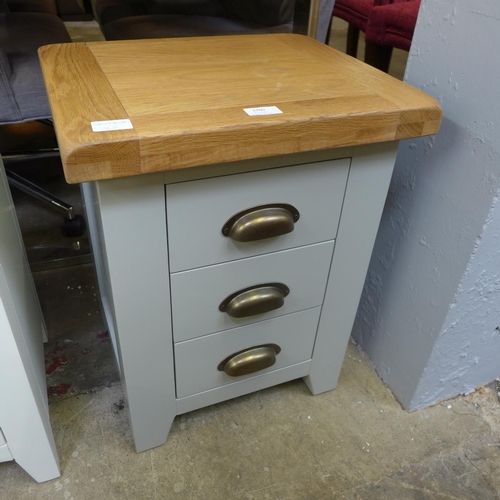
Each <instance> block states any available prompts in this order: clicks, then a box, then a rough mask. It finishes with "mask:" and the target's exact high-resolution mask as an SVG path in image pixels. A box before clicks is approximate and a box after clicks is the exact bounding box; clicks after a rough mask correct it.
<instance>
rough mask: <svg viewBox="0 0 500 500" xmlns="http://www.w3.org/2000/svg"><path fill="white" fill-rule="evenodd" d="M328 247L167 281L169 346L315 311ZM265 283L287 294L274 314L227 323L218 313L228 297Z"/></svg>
mask: <svg viewBox="0 0 500 500" xmlns="http://www.w3.org/2000/svg"><path fill="white" fill-rule="evenodd" d="M333 247H334V242H333V241H329V242H325V243H317V244H315V245H310V246H307V247H301V248H294V249H292V250H284V251H282V252H275V253H272V254H266V255H261V256H258V257H251V258H249V259H244V260H239V261H235V262H228V263H226V264H217V265H215V266H209V267H204V268H201V269H193V270H190V271H183V272H180V273H175V274H173V275H171V289H172V294H171V297H172V298H171V300H172V320H173V331H174V339H175V341H176V342H180V341H183V340H188V339H192V338H196V337H200V336H202V335H207V334H210V333H215V332H220V331H222V330H227V329H229V328H235V327H238V326H242V325H245V324H248V323H255V322H257V321H262V320H266V319H269V318H272V317H276V316H282V315H284V314H289V313H292V312H296V311H301V310H303V309H308V308H311V307H315V306H319V305H321V303H322V302H323V296H324V293H325V287H326V281H327V279H328V272H329V268H330V262H331V258H332V253H333ZM267 283H279V284H283V285H285V286H286V287H288V289H289V294H288V295H286V297H284V299H283V301H284V303H283V305H282V306H281V307H279V308H278V309H275V310H271V311H269V312H265V313H262V314H256V315H252V316H248V317H232V316H230V315H229V314H228V313H227V312H222V311H221V310H220V309H219V306H220V304H221V303H222V302H223V301H224V299H225V298H226V297H229V296H231V294H234V293H235V292H238V291H240V290H245V289H247V288H249V287H252V286H253V285H260V284H267Z"/></svg>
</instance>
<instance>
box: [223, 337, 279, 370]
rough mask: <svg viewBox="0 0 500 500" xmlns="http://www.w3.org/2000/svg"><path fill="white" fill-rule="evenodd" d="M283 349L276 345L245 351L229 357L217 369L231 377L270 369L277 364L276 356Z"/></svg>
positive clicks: (266, 345) (265, 345) (260, 346)
mask: <svg viewBox="0 0 500 500" xmlns="http://www.w3.org/2000/svg"><path fill="white" fill-rule="evenodd" d="M280 352H281V347H280V346H279V345H276V344H264V345H258V346H255V347H250V348H248V349H244V350H243V351H239V352H236V353H234V354H231V356H228V357H227V358H226V359H225V360H224V361H221V362H220V363H219V366H218V367H217V369H218V370H219V371H221V372H226V374H227V375H229V376H230V377H241V375H248V374H249V373H255V372H258V371H260V370H264V369H265V368H269V367H270V366H273V365H274V363H276V356H277V355H278V354H279V353H280Z"/></svg>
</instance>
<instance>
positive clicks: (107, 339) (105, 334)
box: [96, 332, 111, 343]
mask: <svg viewBox="0 0 500 500" xmlns="http://www.w3.org/2000/svg"><path fill="white" fill-rule="evenodd" d="M96 337H97V338H98V339H99V340H100V341H101V342H103V343H105V342H111V338H110V337H109V332H102V333H98V334H97V335H96Z"/></svg>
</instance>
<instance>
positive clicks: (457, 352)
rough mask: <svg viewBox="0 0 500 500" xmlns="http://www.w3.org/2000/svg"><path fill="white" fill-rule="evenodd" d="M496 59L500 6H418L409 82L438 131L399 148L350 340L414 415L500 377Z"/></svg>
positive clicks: (475, 2)
mask: <svg viewBox="0 0 500 500" xmlns="http://www.w3.org/2000/svg"><path fill="white" fill-rule="evenodd" d="M499 49H500V2H496V1H495V2H493V1H488V0H422V7H421V11H420V16H419V21H418V24H417V28H416V30H415V35H414V38H413V45H412V49H411V52H410V58H409V63H408V67H407V72H406V80H407V81H408V83H410V84H412V85H414V86H416V87H418V88H421V89H422V90H424V91H426V92H428V93H429V94H431V95H433V96H434V97H436V98H437V99H438V100H439V101H440V102H441V104H442V106H443V110H444V120H443V125H442V128H441V130H440V132H439V133H438V135H437V136H436V137H431V138H422V139H419V140H413V141H404V142H403V143H401V146H400V151H399V155H398V160H397V164H396V169H395V173H394V177H393V181H392V186H391V189H390V193H389V197H388V200H387V204H386V210H385V213H384V217H383V220H382V222H381V227H380V231H379V235H378V238H377V242H376V245H375V250H374V254H373V258H372V262H371V265H370V270H369V275H368V278H367V282H366V286H365V291H364V294H363V297H362V299H361V303H360V309H359V311H358V318H357V321H356V324H355V327H354V330H353V335H354V337H355V338H356V339H357V340H358V342H360V344H361V345H362V347H363V349H365V350H366V352H367V353H368V355H369V356H370V358H371V360H372V362H373V363H374V365H375V367H376V368H377V370H378V372H379V374H380V375H381V376H382V378H383V379H384V381H385V382H386V383H387V384H388V385H389V386H390V387H391V389H392V390H393V391H394V393H395V394H396V396H397V397H398V398H399V400H400V401H401V402H402V404H403V406H405V408H407V409H418V408H422V407H425V406H427V405H429V404H432V403H435V402H436V401H437V400H439V399H445V398H447V397H451V396H454V395H456V394H458V393H462V392H468V391H470V390H471V389H472V388H474V387H475V386H477V385H479V384H481V383H486V382H489V381H491V380H493V379H494V378H496V377H498V376H499V375H500V356H498V354H499V353H500V334H499V331H498V330H496V328H497V327H498V326H499V325H500V255H498V254H499V248H500V245H499V244H498V243H499V242H500V208H496V205H495V203H496V196H497V193H498V188H499V182H500V179H499V175H500V91H499V85H500V57H498V51H499ZM495 354H496V355H495Z"/></svg>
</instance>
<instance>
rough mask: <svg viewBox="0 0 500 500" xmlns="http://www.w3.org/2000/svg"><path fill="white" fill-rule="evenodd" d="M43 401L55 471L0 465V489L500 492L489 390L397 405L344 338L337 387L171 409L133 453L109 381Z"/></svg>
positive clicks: (14, 494) (75, 494) (234, 493)
mask: <svg viewBox="0 0 500 500" xmlns="http://www.w3.org/2000/svg"><path fill="white" fill-rule="evenodd" d="M50 411H51V418H52V423H53V428H54V434H55V439H56V443H57V448H58V450H59V455H60V457H61V468H62V476H61V478H59V479H56V480H53V481H50V482H47V483H44V484H36V483H35V482H34V481H33V480H32V479H31V478H30V477H29V476H28V475H27V474H26V473H24V472H23V471H22V470H21V469H20V468H19V467H18V466H17V465H16V464H14V463H5V464H0V485H1V486H0V497H1V498H2V499H19V500H21V499H27V498H37V500H44V499H51V500H52V499H59V498H61V499H64V500H71V499H75V500H77V499H84V500H93V499H123V498H130V499H171V498H182V499H203V500H209V499H249V500H250V499H251V500H253V499H255V500H257V499H259V500H260V499H262V500H264V499H273V500H276V499H283V500H285V499H286V500H294V499H300V500H303V499H320V498H328V499H337V498H338V499H341V498H345V499H352V500H354V499H388V500H389V499H395V500H396V499H397V500H405V499H415V500H416V499H418V500H427V499H428V500H435V499H450V500H451V499H461V500H466V499H475V500H476V499H477V500H489V499H491V500H493V499H499V498H500V406H499V404H498V399H497V397H496V393H495V392H494V391H493V390H492V389H491V388H489V387H487V388H484V389H482V390H480V391H479V392H476V393H475V394H473V395H470V396H468V397H460V398H456V399H454V400H450V401H447V402H444V403H441V404H440V405H437V406H435V407H432V408H428V409H426V410H422V411H419V412H415V413H407V412H405V411H404V410H402V409H401V407H400V406H399V404H398V403H397V401H396V400H395V399H394V398H393V396H392V395H391V393H390V391H389V390H388V389H387V388H386V387H385V386H384V385H383V383H382V382H381V381H380V379H379V378H378V377H377V375H376V374H375V373H374V371H373V369H372V368H371V366H370V364H369V362H368V361H367V359H366V358H365V356H364V355H363V354H361V353H360V352H358V350H357V348H356V347H355V346H353V345H351V346H350V347H349V351H348V355H347V356H346V360H345V363H344V367H343V371H342V375H341V378H340V382H339V385H338V387H337V389H336V390H335V391H332V392H330V393H326V394H323V395H320V396H316V397H314V396H311V395H310V394H309V392H308V390H307V388H306V387H305V385H304V383H303V382H302V381H300V380H298V381H295V382H291V383H287V384H284V385H281V386H278V387H274V388H271V389H268V390H265V391H260V392H258V393H255V394H251V395H248V396H245V397H241V398H238V399H235V400H232V401H228V402H225V403H221V404H218V405H215V406H212V407H208V408H205V409H202V410H198V411H196V412H192V413H189V414H186V415H183V416H179V417H177V418H176V420H175V422H174V425H173V427H172V430H171V433H170V436H169V438H168V441H167V443H166V444H165V445H163V446H161V447H159V448H156V449H154V450H150V451H147V452H144V453H141V454H137V453H135V451H134V450H133V447H132V441H131V435H130V430H129V427H128V423H127V414H126V410H125V409H124V408H123V395H122V391H121V387H120V385H119V384H116V385H114V386H112V387H108V388H105V389H102V390H99V391H97V392H95V393H91V394H85V395H80V396H76V397H73V398H69V399H66V400H64V401H57V402H54V403H53V404H52V405H51V407H50Z"/></svg>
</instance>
